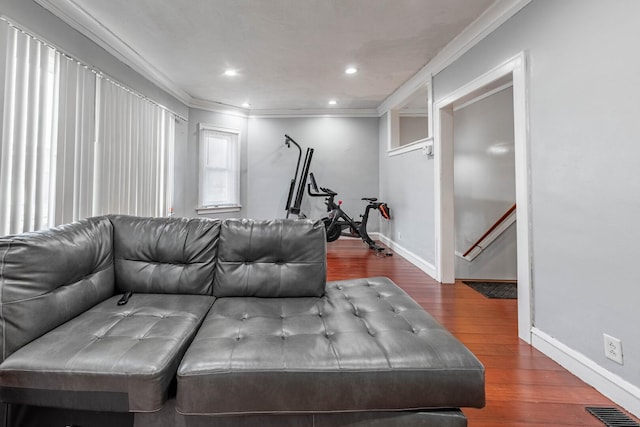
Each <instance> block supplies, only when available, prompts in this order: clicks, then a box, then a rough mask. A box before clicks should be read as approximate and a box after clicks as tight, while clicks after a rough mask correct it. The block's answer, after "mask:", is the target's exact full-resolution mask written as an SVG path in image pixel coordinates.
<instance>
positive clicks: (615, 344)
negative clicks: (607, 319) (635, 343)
mask: <svg viewBox="0 0 640 427" xmlns="http://www.w3.org/2000/svg"><path fill="white" fill-rule="evenodd" d="M604 355H605V356H607V358H608V359H611V360H613V361H614V362H617V363H619V364H621V365H622V342H621V341H620V340H619V339H618V338H614V337H612V336H610V335H607V334H604Z"/></svg>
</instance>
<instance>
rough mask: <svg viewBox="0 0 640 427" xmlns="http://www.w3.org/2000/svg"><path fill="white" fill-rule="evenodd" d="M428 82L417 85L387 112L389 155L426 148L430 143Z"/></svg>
mask: <svg viewBox="0 0 640 427" xmlns="http://www.w3.org/2000/svg"><path fill="white" fill-rule="evenodd" d="M430 87H431V86H430V84H428V83H427V84H426V85H423V86H422V87H419V88H418V89H417V90H416V91H415V92H414V93H412V94H411V95H410V96H409V97H408V98H406V99H405V100H404V101H403V102H401V103H400V104H399V105H398V106H396V107H395V108H392V109H391V110H389V112H388V116H387V117H388V127H389V150H388V153H389V155H390V156H393V155H397V154H403V153H407V152H409V151H414V150H419V149H426V148H427V146H430V144H432V141H433V138H432V135H431V120H430V117H429V112H430V109H431V93H430Z"/></svg>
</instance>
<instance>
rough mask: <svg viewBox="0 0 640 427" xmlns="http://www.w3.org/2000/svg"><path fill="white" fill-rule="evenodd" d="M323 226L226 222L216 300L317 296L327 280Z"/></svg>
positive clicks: (302, 222) (304, 222) (295, 222)
mask: <svg viewBox="0 0 640 427" xmlns="http://www.w3.org/2000/svg"><path fill="white" fill-rule="evenodd" d="M324 232H325V231H324V225H323V224H322V222H321V221H316V222H314V221H310V220H273V221H255V220H246V219H245V220H236V219H233V220H225V221H223V222H222V227H221V230H220V249H219V253H218V263H217V269H216V275H215V282H214V289H213V294H214V295H215V296H216V297H250V296H254V297H302V296H305V297H310V296H315V297H319V296H321V295H322V294H323V293H324V286H325V280H326V271H327V266H326V242H325V239H324Z"/></svg>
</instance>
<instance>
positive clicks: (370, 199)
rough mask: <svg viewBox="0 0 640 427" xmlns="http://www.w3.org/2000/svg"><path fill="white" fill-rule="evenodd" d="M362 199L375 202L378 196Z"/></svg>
mask: <svg viewBox="0 0 640 427" xmlns="http://www.w3.org/2000/svg"><path fill="white" fill-rule="evenodd" d="M362 200H366V201H367V202H375V201H376V200H378V198H377V197H363V198H362Z"/></svg>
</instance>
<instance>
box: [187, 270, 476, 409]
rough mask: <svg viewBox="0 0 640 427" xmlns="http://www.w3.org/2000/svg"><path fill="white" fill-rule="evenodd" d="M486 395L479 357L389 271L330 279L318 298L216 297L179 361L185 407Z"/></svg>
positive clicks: (404, 404) (443, 401)
mask: <svg viewBox="0 0 640 427" xmlns="http://www.w3.org/2000/svg"><path fill="white" fill-rule="evenodd" d="M203 390H207V392H206V393H203V392H202V391H203ZM484 399H485V396H484V368H483V366H482V364H481V363H480V362H479V361H478V359H476V357H475V356H474V355H473V354H472V353H471V352H470V351H469V350H468V349H467V348H466V347H465V346H464V345H463V344H462V343H460V341H458V340H457V339H456V338H455V337H453V336H452V335H451V334H450V333H449V332H448V331H447V330H446V329H444V328H443V327H442V326H441V325H440V324H439V323H438V322H437V321H435V320H434V319H433V318H432V317H431V316H430V315H429V314H428V313H426V312H425V311H424V310H423V309H422V308H421V307H420V306H419V305H418V304H417V303H416V302H415V301H414V300H412V299H411V298H410V297H409V296H408V295H407V294H406V293H405V292H404V291H403V290H402V289H400V288H399V287H398V286H396V285H395V284H394V283H393V282H391V280H389V279H387V278H370V279H356V280H345V281H339V282H332V283H328V284H327V290H326V293H325V295H324V296H323V297H320V298H312V297H309V298H250V297H234V298H220V299H217V300H216V302H215V304H214V306H213V308H212V309H211V311H210V312H209V314H208V315H207V317H206V319H205V320H204V322H203V324H202V327H201V328H200V330H199V331H198V334H197V335H196V337H195V339H194V341H193V343H192V345H191V346H190V347H189V350H188V351H187V353H186V355H185V357H184V359H183V361H182V363H181V366H180V368H179V370H178V392H177V410H178V412H180V413H182V414H185V415H194V414H196V415H197V414H227V415H234V414H264V413H277V414H282V413H291V414H293V413H322V412H358V411H382V412H384V411H398V410H410V411H415V410H420V409H426V408H458V407H482V406H484V402H485V400H484Z"/></svg>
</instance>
